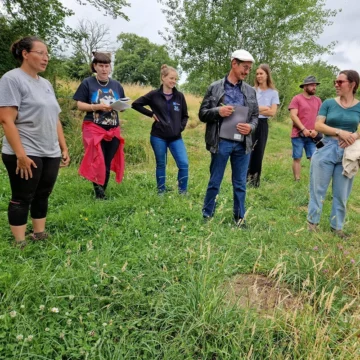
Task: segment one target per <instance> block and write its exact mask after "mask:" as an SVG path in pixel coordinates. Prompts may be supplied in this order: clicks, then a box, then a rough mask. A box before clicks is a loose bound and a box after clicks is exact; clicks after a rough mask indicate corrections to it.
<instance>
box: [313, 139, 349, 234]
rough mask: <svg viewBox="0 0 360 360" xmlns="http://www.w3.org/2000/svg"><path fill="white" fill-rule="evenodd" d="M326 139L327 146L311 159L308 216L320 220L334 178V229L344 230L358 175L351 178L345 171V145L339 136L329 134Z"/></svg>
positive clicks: (332, 221)
mask: <svg viewBox="0 0 360 360" xmlns="http://www.w3.org/2000/svg"><path fill="white" fill-rule="evenodd" d="M322 141H323V143H324V145H325V146H324V147H322V148H320V149H317V150H316V151H315V153H314V155H313V157H312V159H311V165H310V202H309V209H308V217H307V219H308V221H309V222H311V223H313V224H318V223H319V222H320V216H321V212H322V207H323V202H324V200H325V195H326V191H327V188H328V187H329V184H330V180H332V192H333V202H332V209H331V215H330V225H331V227H332V228H333V229H336V230H341V229H342V228H343V225H344V219H345V214H346V203H347V200H348V198H349V196H350V193H351V189H352V184H353V180H354V178H352V179H349V178H347V177H346V176H344V175H343V174H342V171H343V166H342V158H343V154H344V149H342V148H340V146H339V144H338V140H337V139H334V138H331V137H325V138H324V139H323V140H322Z"/></svg>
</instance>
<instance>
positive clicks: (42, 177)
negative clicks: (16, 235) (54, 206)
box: [2, 154, 61, 226]
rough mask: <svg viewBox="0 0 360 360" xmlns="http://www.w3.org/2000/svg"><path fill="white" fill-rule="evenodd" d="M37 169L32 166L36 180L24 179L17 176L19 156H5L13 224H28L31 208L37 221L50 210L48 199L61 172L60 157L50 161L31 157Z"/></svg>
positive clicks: (11, 222) (11, 223)
mask: <svg viewBox="0 0 360 360" xmlns="http://www.w3.org/2000/svg"><path fill="white" fill-rule="evenodd" d="M29 158H30V159H31V160H33V161H34V162H35V164H36V166H37V168H34V167H32V168H31V170H32V175H33V177H32V178H29V179H28V180H25V178H24V179H22V178H21V177H20V174H18V175H16V167H17V159H16V156H15V155H6V154H2V161H3V163H4V164H5V167H6V170H7V172H8V174H9V180H10V186H11V200H10V203H9V207H8V219H9V224H10V225H12V226H21V225H25V224H26V223H27V219H28V215H29V208H30V215H31V217H32V218H33V219H43V218H45V217H46V214H47V210H48V199H49V196H50V194H51V192H52V189H53V187H54V185H55V182H56V178H57V175H58V172H59V166H60V159H61V158H60V157H58V158H47V157H38V156H29Z"/></svg>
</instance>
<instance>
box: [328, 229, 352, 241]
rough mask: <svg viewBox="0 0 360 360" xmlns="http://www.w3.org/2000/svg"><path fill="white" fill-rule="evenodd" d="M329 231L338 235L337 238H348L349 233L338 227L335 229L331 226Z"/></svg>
mask: <svg viewBox="0 0 360 360" xmlns="http://www.w3.org/2000/svg"><path fill="white" fill-rule="evenodd" d="M331 232H332V233H333V234H335V235H336V236H338V237H339V238H341V239H344V240H346V239H348V238H349V237H350V235H348V234H345V233H344V232H343V231H342V230H341V229H340V230H336V229H334V228H331Z"/></svg>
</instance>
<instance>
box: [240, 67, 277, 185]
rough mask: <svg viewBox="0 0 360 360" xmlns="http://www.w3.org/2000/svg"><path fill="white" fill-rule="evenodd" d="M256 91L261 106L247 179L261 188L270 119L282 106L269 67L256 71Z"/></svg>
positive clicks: (259, 68) (250, 183)
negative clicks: (279, 106)
mask: <svg viewBox="0 0 360 360" xmlns="http://www.w3.org/2000/svg"><path fill="white" fill-rule="evenodd" d="M254 89H255V91H256V98H257V101H258V105H259V121H258V126H257V128H256V131H255V134H254V139H253V144H254V145H253V147H254V150H253V151H252V153H251V157H250V163H249V170H248V177H247V178H248V184H249V185H250V186H253V187H259V186H260V175H261V168H262V161H263V157H264V152H265V147H266V142H267V138H268V133H269V125H268V118H269V117H271V116H274V115H275V114H276V111H277V107H278V105H279V104H280V102H279V94H278V92H277V90H275V85H274V82H273V79H272V77H271V71H270V68H269V65H267V64H261V65H260V66H259V67H258V69H257V70H256V78H255V86H254Z"/></svg>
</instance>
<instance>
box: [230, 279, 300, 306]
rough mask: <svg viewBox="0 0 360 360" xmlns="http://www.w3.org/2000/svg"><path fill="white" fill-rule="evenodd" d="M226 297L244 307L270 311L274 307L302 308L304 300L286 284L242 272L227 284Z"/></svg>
mask: <svg viewBox="0 0 360 360" xmlns="http://www.w3.org/2000/svg"><path fill="white" fill-rule="evenodd" d="M225 289H226V291H227V295H226V298H227V300H228V301H229V302H230V303H231V304H233V305H237V306H238V307H240V308H244V309H249V308H251V309H254V310H259V311H261V312H268V311H270V310H274V309H283V310H296V309H301V308H302V307H303V306H302V301H301V298H300V297H299V296H296V295H294V294H293V293H292V292H291V291H290V290H289V289H288V288H287V287H286V286H285V285H283V284H278V283H277V282H276V281H275V280H273V279H270V278H268V277H266V276H263V275H256V274H241V275H237V276H235V277H234V278H232V279H231V280H230V281H229V282H228V283H227V284H226V285H225Z"/></svg>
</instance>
